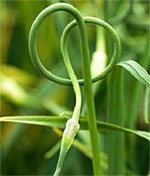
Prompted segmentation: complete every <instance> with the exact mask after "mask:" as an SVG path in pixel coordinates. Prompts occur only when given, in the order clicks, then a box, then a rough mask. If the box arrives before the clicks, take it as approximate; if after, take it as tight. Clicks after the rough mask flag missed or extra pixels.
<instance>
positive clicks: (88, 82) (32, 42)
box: [29, 3, 120, 175]
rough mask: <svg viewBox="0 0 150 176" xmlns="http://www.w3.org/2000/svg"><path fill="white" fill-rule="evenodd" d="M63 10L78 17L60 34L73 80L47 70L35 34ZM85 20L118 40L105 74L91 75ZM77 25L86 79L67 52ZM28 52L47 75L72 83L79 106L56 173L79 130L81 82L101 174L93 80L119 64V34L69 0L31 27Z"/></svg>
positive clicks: (96, 165) (95, 161)
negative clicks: (69, 37) (69, 39)
mask: <svg viewBox="0 0 150 176" xmlns="http://www.w3.org/2000/svg"><path fill="white" fill-rule="evenodd" d="M60 10H62V11H67V12H69V13H70V14H72V15H73V16H74V18H75V19H76V20H74V21H72V22H71V23H69V24H68V25H67V26H66V28H65V29H64V31H63V33H62V37H61V52H62V55H63V59H64V62H65V65H66V68H67V71H68V73H69V76H70V79H71V80H70V79H65V78H61V77H58V76H56V75H54V74H53V73H51V72H50V71H48V70H47V69H46V68H45V67H44V66H43V65H42V63H41V61H40V58H39V56H38V53H37V49H36V37H37V33H38V30H39V27H40V25H41V23H42V22H43V21H44V19H45V18H46V17H47V16H48V15H50V14H52V13H53V12H56V11H60ZM85 23H92V24H96V25H100V26H102V27H104V28H105V29H106V30H108V32H110V34H111V35H112V37H113V39H114V43H115V47H114V53H113V56H112V60H111V62H110V63H109V64H108V66H107V67H106V68H105V69H104V71H103V72H102V73H100V74H99V75H97V76H95V77H93V78H91V72H90V58H89V48H88V40H87V32H86V28H85ZM75 25H78V27H79V32H80V38H81V52H82V64H83V76H84V79H80V80H77V78H76V75H75V73H74V71H73V69H72V66H71V63H70V60H69V56H68V52H67V42H66V40H67V35H68V33H69V31H70V30H71V29H72V28H73V27H74V26H75ZM29 52H30V56H31V59H32V62H33V64H34V65H35V67H36V68H37V69H38V70H39V71H40V72H41V74H42V75H43V76H44V77H46V78H47V79H49V80H51V81H54V82H56V83H59V84H63V85H73V88H74V91H75V94H76V105H75V108H74V112H73V116H72V118H71V119H70V120H68V122H67V124H66V128H65V130H64V134H63V138H62V145H61V151H60V156H59V160H58V164H57V168H56V172H55V174H54V175H58V174H59V173H60V169H61V166H62V163H63V160H64V157H65V155H66V153H67V151H68V150H69V148H70V146H71V144H72V141H73V139H74V137H75V135H76V133H77V131H78V130H79V124H78V120H79V115H80V109H81V92H80V87H79V84H80V85H83V84H84V86H85V93H86V104H87V111H88V123H89V129H90V137H91V146H92V153H93V168H94V174H95V175H100V174H101V172H100V158H99V154H98V153H99V144H98V133H97V126H96V115H95V106H94V99H93V94H92V82H96V81H98V80H101V79H104V78H105V77H106V76H107V75H108V74H109V72H111V70H112V69H113V68H114V66H115V65H116V62H117V58H118V57H119V54H120V41H119V38H118V35H117V33H116V32H115V30H114V29H113V28H112V27H111V26H110V25H109V24H107V23H106V22H104V21H102V20H100V19H98V18H94V17H82V15H81V14H80V12H79V11H78V10H77V9H76V8H74V7H73V6H72V5H69V4H66V3H56V4H53V5H51V6H49V7H47V8H46V9H44V10H43V11H42V12H41V13H40V14H39V15H38V16H37V17H36V19H35V21H34V22H33V24H32V27H31V30H30V34H29Z"/></svg>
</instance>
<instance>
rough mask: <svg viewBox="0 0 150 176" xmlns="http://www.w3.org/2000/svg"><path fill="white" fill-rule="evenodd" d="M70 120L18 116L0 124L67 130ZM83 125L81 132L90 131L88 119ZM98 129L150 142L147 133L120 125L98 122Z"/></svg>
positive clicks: (3, 118)
mask: <svg viewBox="0 0 150 176" xmlns="http://www.w3.org/2000/svg"><path fill="white" fill-rule="evenodd" d="M67 120H68V118H67V117H60V116H20V117H19V116H18V117H15V116H14V117H2V118H0V122H14V123H26V124H33V125H43V126H49V127H56V128H62V129H64V128H65V124H66V121H67ZM79 122H80V125H81V128H80V129H81V130H88V129H89V127H88V123H87V120H86V119H83V118H80V120H79ZM96 123H97V127H98V130H99V131H103V132H107V131H113V130H114V131H120V132H121V131H122V132H127V133H132V134H135V135H138V136H140V137H143V138H145V139H147V140H149V141H150V133H149V132H146V131H138V130H132V129H128V128H125V127H121V126H119V125H115V124H111V123H107V122H100V121H97V122H96Z"/></svg>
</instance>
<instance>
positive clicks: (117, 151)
mask: <svg viewBox="0 0 150 176" xmlns="http://www.w3.org/2000/svg"><path fill="white" fill-rule="evenodd" d="M122 76H123V75H122V71H121V68H119V69H118V68H117V69H116V70H115V71H114V72H113V73H112V74H111V75H110V76H109V79H108V111H107V122H109V123H113V124H118V125H120V126H124V123H125V116H124V115H125V114H124V96H123V95H124V94H123V82H122V81H123V80H122ZM106 141H107V147H106V148H107V149H106V152H107V154H108V167H109V169H108V171H107V175H124V169H125V168H124V167H125V159H124V134H122V133H118V132H111V133H108V135H107V138H106ZM110 144H111V147H110Z"/></svg>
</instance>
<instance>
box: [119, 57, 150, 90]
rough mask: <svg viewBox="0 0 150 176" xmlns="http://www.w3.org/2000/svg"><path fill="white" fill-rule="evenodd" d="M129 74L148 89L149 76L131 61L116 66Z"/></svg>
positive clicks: (149, 83) (149, 84) (149, 85)
mask: <svg viewBox="0 0 150 176" xmlns="http://www.w3.org/2000/svg"><path fill="white" fill-rule="evenodd" d="M117 65H119V66H122V67H123V68H125V69H126V70H127V71H129V72H130V73H131V75H132V76H134V77H135V78H136V79H137V80H138V81H140V82H141V83H142V84H144V85H145V86H147V87H149V88H150V75H149V74H148V73H147V71H146V70H145V69H144V68H143V67H142V66H140V65H139V64H138V63H137V62H135V61H133V60H127V61H123V62H120V63H119V64H117Z"/></svg>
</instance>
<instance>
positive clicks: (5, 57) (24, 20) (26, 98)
mask: <svg viewBox="0 0 150 176" xmlns="http://www.w3.org/2000/svg"><path fill="white" fill-rule="evenodd" d="M55 2H67V3H70V4H72V5H74V6H75V7H76V8H77V9H79V11H80V12H81V13H82V14H83V16H98V17H101V18H102V19H105V20H106V21H107V22H108V23H110V24H111V25H112V26H113V27H114V28H115V29H116V30H117V32H118V35H119V37H120V40H121V45H122V52H121V56H120V61H121V60H128V59H133V60H136V61H137V62H138V63H140V64H141V65H142V66H143V67H144V68H145V69H146V70H147V71H149V70H150V59H149V56H150V53H149V49H150V48H149V35H150V34H149V32H150V31H149V29H150V26H149V25H150V4H149V1H142V0H141V1H139V0H132V1H126V0H122V1H121V0H117V1H114V0H113V1H111V0H107V1H103V0H99V1H94V0H91V1H90V0H89V1H80V0H73V1H72V0H66V1H65V0H64V1H58V0H51V1H50V0H49V1H48V0H47V1H46V0H43V1H36V0H35V1H21V0H20V1H7V0H5V1H4V0H2V1H1V2H0V4H1V9H0V10H1V16H0V22H1V31H0V32H1V44H0V47H1V71H0V99H1V116H21V115H59V114H60V113H61V112H64V111H65V110H69V111H71V110H72V109H73V106H74V100H75V98H74V92H73V90H72V88H71V87H67V86H62V85H58V84H56V83H53V82H51V81H49V80H47V79H45V78H43V77H42V76H41V75H40V74H39V72H38V71H37V70H36V69H35V67H34V66H33V64H32V62H31V59H30V56H29V51H28V35H29V31H30V27H31V25H32V23H33V21H34V19H35V17H36V16H37V15H38V14H39V13H40V12H41V11H42V10H43V9H44V8H46V7H47V6H49V5H50V4H52V3H55ZM72 19H73V18H72V16H71V15H69V14H68V13H66V12H57V13H55V14H53V15H51V16H48V17H47V18H46V20H45V21H44V23H43V24H42V25H41V27H40V31H39V35H38V40H37V47H38V52H39V55H40V57H41V61H42V63H43V64H44V65H45V67H46V68H47V69H49V70H51V71H52V72H53V73H55V74H56V75H58V76H62V77H66V78H67V77H68V75H67V71H66V69H65V65H64V63H63V58H62V56H61V53H60V47H59V40H60V37H61V33H62V31H63V29H64V27H65V26H66V25H67V24H68V23H69V22H70V21H71V20H72ZM99 29H100V28H99ZM87 30H88V40H89V48H90V55H91V58H94V55H93V53H94V52H95V51H98V50H99V49H100V50H103V52H104V53H105V54H106V55H107V61H108V62H109V60H110V58H111V55H112V51H113V43H112V39H111V37H110V35H109V34H108V33H107V32H105V33H104V31H103V30H101V29H100V30H98V29H97V28H96V27H95V26H92V25H87ZM79 43H80V38H79V33H78V29H77V27H75V28H74V29H73V30H72V31H71V32H70V34H69V38H68V50H69V55H70V58H71V62H72V65H73V67H74V70H75V72H76V74H77V76H78V78H81V77H82V68H81V64H80V63H81V59H80V55H81V54H80V46H79ZM99 45H100V46H99ZM103 46H104V47H103ZM95 85H96V84H94V96H95V106H96V113H97V119H99V120H101V121H106V120H107V119H106V114H107V110H108V104H109V103H108V99H107V97H108V91H107V89H108V80H107V79H105V80H104V81H102V82H101V83H100V84H98V85H97V86H95ZM124 92H125V99H124V101H125V102H124V109H125V119H124V120H123V121H124V123H123V124H122V125H123V126H126V127H129V128H132V129H139V130H145V131H146V130H147V131H148V125H146V124H145V122H144V120H143V119H144V115H143V102H144V94H145V87H144V86H142V85H141V84H140V83H138V82H137V81H136V80H135V79H134V78H132V77H131V75H130V74H129V73H127V72H124ZM83 99H84V95H83ZM116 99H117V97H116ZM83 111H84V110H83ZM114 123H115V122H114ZM0 135H1V175H49V174H53V172H54V170H55V166H56V162H57V159H58V154H59V153H58V152H56V153H55V154H54V155H53V156H52V157H51V158H50V159H45V157H44V155H45V153H46V152H47V151H49V150H50V149H51V148H52V147H53V146H54V145H55V144H56V143H57V141H58V140H59V139H60V137H59V136H58V135H57V134H56V133H55V131H54V130H53V129H51V128H48V127H39V126H35V125H23V124H13V123H7V124H6V123H5V124H1V133H0ZM87 135H88V134H87ZM100 145H101V146H102V149H101V150H102V151H103V152H105V134H102V135H100ZM109 145H110V146H111V143H110V144H109ZM115 147H116V146H115ZM148 153H149V144H148V142H147V141H145V140H144V139H140V138H137V137H133V136H127V135H126V136H125V147H124V154H125V175H147V174H148V172H149V161H148V160H149V157H148V156H149V155H148ZM113 162H116V161H115V159H114V161H113ZM106 165H107V163H106ZM106 168H107V167H106ZM106 168H105V167H104V168H103V169H104V170H107V169H106ZM104 172H105V171H104ZM62 173H63V174H64V175H92V163H91V160H90V159H88V158H87V157H86V156H85V155H84V154H83V153H81V152H80V151H79V150H78V149H76V148H75V147H72V149H71V150H70V151H69V153H68V156H67V158H66V160H65V163H64V167H63V170H62Z"/></svg>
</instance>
